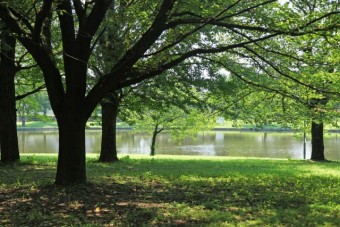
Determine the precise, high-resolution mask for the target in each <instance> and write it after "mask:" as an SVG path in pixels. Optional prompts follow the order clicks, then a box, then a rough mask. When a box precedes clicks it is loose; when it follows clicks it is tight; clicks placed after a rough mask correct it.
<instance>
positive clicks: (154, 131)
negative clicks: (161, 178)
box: [150, 124, 164, 156]
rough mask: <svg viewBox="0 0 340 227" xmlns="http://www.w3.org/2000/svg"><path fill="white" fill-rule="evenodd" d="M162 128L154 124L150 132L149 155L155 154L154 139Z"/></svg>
mask: <svg viewBox="0 0 340 227" xmlns="http://www.w3.org/2000/svg"><path fill="white" fill-rule="evenodd" d="M163 129H164V128H161V129H158V124H156V125H155V128H154V130H153V134H152V140H151V151H150V156H154V155H155V154H156V139H157V135H158V134H159V133H160V132H162V131H163Z"/></svg>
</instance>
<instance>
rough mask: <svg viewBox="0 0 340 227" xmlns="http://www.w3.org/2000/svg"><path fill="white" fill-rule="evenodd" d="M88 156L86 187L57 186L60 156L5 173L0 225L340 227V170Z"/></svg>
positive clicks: (333, 165) (326, 165)
mask: <svg viewBox="0 0 340 227" xmlns="http://www.w3.org/2000/svg"><path fill="white" fill-rule="evenodd" d="M95 160H96V157H94V156H90V157H88V164H87V174H88V181H89V183H88V184H87V185H86V186H81V185H80V186H73V187H67V188H61V187H56V186H53V178H54V175H55V166H56V156H52V155H45V156H44V155H34V156H31V155H27V156H23V157H22V162H21V163H19V164H15V165H14V166H4V165H1V166H0V216H1V219H0V226H22V225H26V226H71V225H77V226H78V225H87V226H105V225H107V226H111V225H112V226H126V225H131V226H143V225H145V226H152V225H158V226H159V225H165V226H167V225H172V226H173V225H186V226H235V225H241V226H251V225H254V226H266V225H267V226H340V163H339V162H322V163H315V162H310V161H295V160H271V159H245V158H242V159H238V158H216V157H215V158H210V157H203V158H196V157H195V158H193V157H186V156H180V157H179V156H156V157H155V158H150V157H147V156H130V157H122V158H121V161H120V162H118V163H114V164H100V163H97V162H96V161H95Z"/></svg>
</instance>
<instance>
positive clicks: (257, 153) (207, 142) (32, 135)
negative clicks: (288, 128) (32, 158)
mask: <svg viewBox="0 0 340 227" xmlns="http://www.w3.org/2000/svg"><path fill="white" fill-rule="evenodd" d="M117 133H118V135H117V147H118V151H119V153H121V154H149V153H150V144H151V136H150V135H148V134H146V133H136V132H133V131H124V130H122V131H118V132H117ZM18 136H19V148H20V152H22V153H57V152H58V138H59V136H58V132H56V131H50V132H19V134H18ZM100 143H101V132H100V131H94V130H93V131H87V133H86V152H88V153H98V152H99V150H100ZM339 145H340V139H338V135H337V134H328V135H327V136H326V137H325V148H326V150H325V154H326V158H327V159H329V160H339V161H340V152H339V151H338V150H339V149H338V148H337V147H339ZM310 150H311V144H310V141H309V140H308V141H307V158H309V157H310ZM156 154H178V155H211V156H242V157H270V158H294V159H302V158H303V139H302V138H297V137H296V136H294V135H293V133H275V132H270V133H268V132H222V131H217V132H202V133H198V134H197V136H196V138H194V139H192V138H186V139H184V140H183V141H181V142H180V143H177V142H173V141H171V139H170V137H169V135H168V134H167V133H162V134H160V135H159V136H158V140H157V146H156Z"/></svg>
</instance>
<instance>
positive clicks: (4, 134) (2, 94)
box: [0, 36, 20, 162]
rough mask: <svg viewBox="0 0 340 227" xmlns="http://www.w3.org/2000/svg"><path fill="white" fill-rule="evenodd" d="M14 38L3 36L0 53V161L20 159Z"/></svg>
mask: <svg viewBox="0 0 340 227" xmlns="http://www.w3.org/2000/svg"><path fill="white" fill-rule="evenodd" d="M15 42H16V40H15V38H13V37H10V36H4V37H3V38H2V39H1V51H0V138H1V143H0V146H1V161H2V162H16V161H18V160H19V159H20V155H19V147H18V135H17V126H16V118H17V116H16V107H15V84H14V77H15V74H16V69H15V61H14V59H15Z"/></svg>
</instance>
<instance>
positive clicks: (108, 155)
mask: <svg viewBox="0 0 340 227" xmlns="http://www.w3.org/2000/svg"><path fill="white" fill-rule="evenodd" d="M100 105H101V107H102V144H101V150H100V156H99V162H115V161H118V155H117V143H116V120H117V115H118V112H119V100H118V99H114V100H110V101H103V102H101V103H100Z"/></svg>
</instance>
